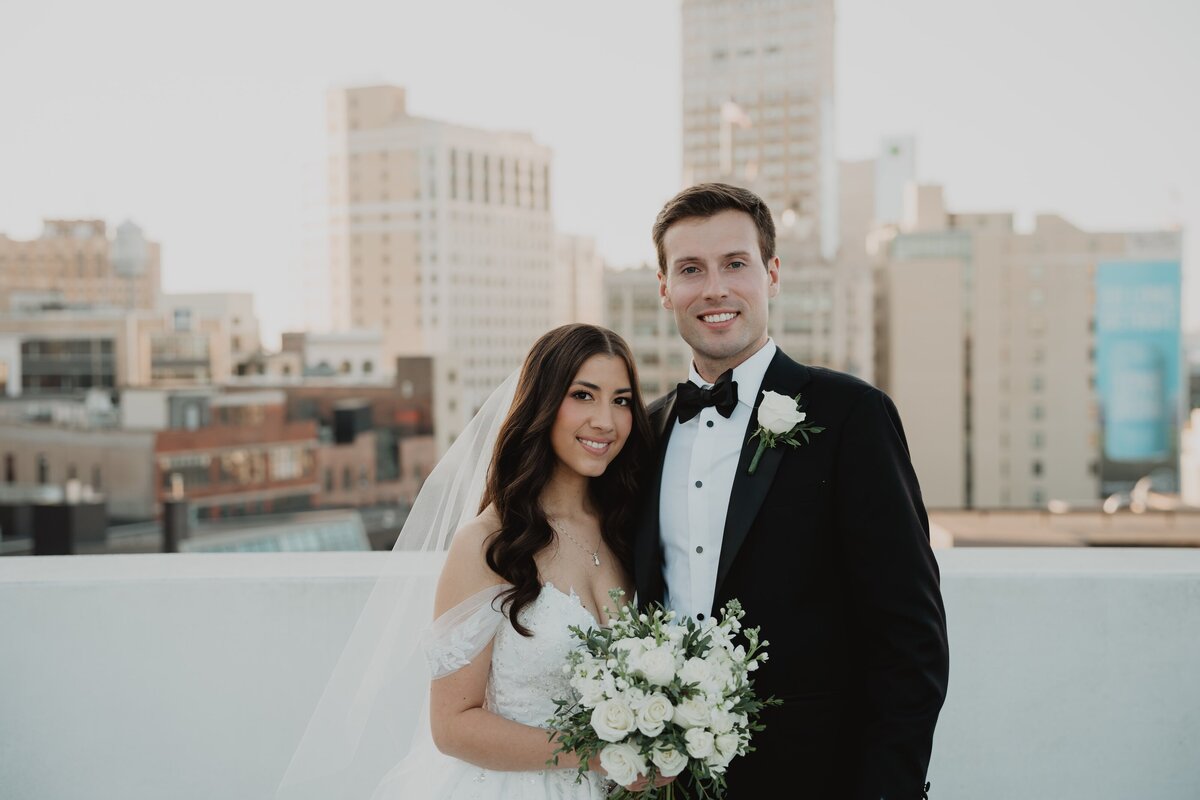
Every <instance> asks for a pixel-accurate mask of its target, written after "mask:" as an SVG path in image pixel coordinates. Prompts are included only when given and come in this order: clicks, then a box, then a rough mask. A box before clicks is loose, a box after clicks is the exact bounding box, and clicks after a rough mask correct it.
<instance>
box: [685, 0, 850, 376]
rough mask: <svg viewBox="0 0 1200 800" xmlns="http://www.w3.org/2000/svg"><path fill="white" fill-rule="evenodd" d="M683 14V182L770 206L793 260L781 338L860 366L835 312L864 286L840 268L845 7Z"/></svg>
mask: <svg viewBox="0 0 1200 800" xmlns="http://www.w3.org/2000/svg"><path fill="white" fill-rule="evenodd" d="M682 13H683V25H682V30H683V47H682V55H683V63H682V68H683V183H684V185H685V186H686V185H691V184H694V183H701V182H706V181H719V182H722V183H732V184H735V185H739V186H744V187H746V188H748V189H751V190H752V191H754V192H755V193H756V194H758V195H759V196H760V197H762V198H763V200H765V201H766V203H767V205H768V206H769V207H770V208H771V211H772V213H773V214H774V215H775V225H776V231H777V246H776V254H777V255H778V256H779V258H780V261H781V263H782V269H781V272H780V279H781V284H780V293H779V296H778V297H777V298H776V299H775V300H774V301H773V302H772V304H771V327H770V333H771V336H772V337H773V338H774V339H775V341H776V343H778V344H779V346H780V347H782V348H783V349H784V350H785V351H786V352H787V353H788V354H789V355H791V356H792V357H794V358H798V359H800V360H801V361H806V362H809V363H814V364H820V365H824V366H831V367H834V368H838V369H847V370H854V369H855V364H854V363H852V360H853V352H854V350H855V348H854V347H851V346H848V345H847V344H846V343H845V342H844V341H843V340H844V339H845V338H846V337H847V333H846V332H845V331H842V330H839V329H838V327H837V324H838V320H844V319H849V316H848V315H846V314H839V313H837V311H836V310H835V309H836V307H837V306H838V305H839V304H840V302H839V301H840V298H841V297H843V296H846V294H847V293H848V292H850V291H852V290H851V289H850V288H849V287H847V286H845V285H839V278H838V274H837V266H836V264H835V263H834V259H835V258H836V257H837V253H838V249H839V246H840V245H841V234H840V231H839V221H838V220H839V201H838V194H839V182H840V177H839V174H838V163H837V158H836V154H835V150H834V144H835V143H834V8H833V0H683V5H682ZM842 284H844V281H843V282H842ZM684 377H686V374H685V376H684Z"/></svg>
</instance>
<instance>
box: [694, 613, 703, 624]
mask: <svg viewBox="0 0 1200 800" xmlns="http://www.w3.org/2000/svg"><path fill="white" fill-rule="evenodd" d="M696 619H698V620H700V621H701V622H703V621H704V612H703V611H700V612H698V613H697V614H696Z"/></svg>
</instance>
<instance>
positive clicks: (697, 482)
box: [696, 481, 704, 489]
mask: <svg viewBox="0 0 1200 800" xmlns="http://www.w3.org/2000/svg"><path fill="white" fill-rule="evenodd" d="M703 485H704V481H696V488H697V489H699V488H700V487H701V486H703Z"/></svg>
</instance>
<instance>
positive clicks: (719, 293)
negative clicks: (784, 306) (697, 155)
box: [659, 210, 779, 380]
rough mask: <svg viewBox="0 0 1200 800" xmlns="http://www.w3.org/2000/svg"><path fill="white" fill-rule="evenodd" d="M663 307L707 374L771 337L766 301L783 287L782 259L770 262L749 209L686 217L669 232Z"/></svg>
mask: <svg viewBox="0 0 1200 800" xmlns="http://www.w3.org/2000/svg"><path fill="white" fill-rule="evenodd" d="M663 255H664V261H665V268H664V271H663V272H662V273H660V274H659V295H660V296H661V297H662V304H663V307H664V308H666V309H669V310H671V311H673V312H674V313H675V324H676V325H677V326H678V328H679V334H680V335H681V336H682V337H683V339H684V341H686V342H687V343H688V344H689V345H690V346H691V348H692V353H693V356H694V357H695V362H696V367H697V369H698V370H699V371H700V374H701V375H702V376H704V378H705V379H707V380H715V379H716V377H717V376H718V375H720V374H721V373H722V372H724V371H725V370H726V369H730V368H732V367H736V366H737V365H738V364H740V363H742V362H743V361H745V360H746V359H747V358H749V357H750V356H751V355H753V354H754V353H755V352H757V351H758V349H759V348H761V347H762V346H763V345H764V344H765V343H766V341H767V302H768V301H769V300H770V298H772V297H774V296H775V295H776V294H777V293H778V292H779V259H777V258H771V259H770V260H769V262H768V263H764V261H763V256H762V251H761V249H760V244H759V236H758V229H757V228H756V227H755V225H754V220H753V219H752V218H751V217H750V215H749V214H746V213H745V212H742V211H736V210H726V211H721V212H719V213H717V214H714V215H712V216H711V217H686V218H684V219H681V220H679V221H678V222H676V223H674V224H673V225H671V227H670V228H668V229H667V231H666V233H665V234H664V235H663Z"/></svg>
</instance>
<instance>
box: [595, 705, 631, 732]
mask: <svg viewBox="0 0 1200 800" xmlns="http://www.w3.org/2000/svg"><path fill="white" fill-rule="evenodd" d="M635 724H636V720H635V719H634V716H633V709H631V708H630V707H629V705H628V704H627V703H626V702H625V701H624V700H602V701H601V702H600V703H598V704H597V705H596V707H595V708H594V709H592V730H594V731H596V735H597V736H599V737H600V738H601V739H603V740H604V741H606V742H619V741H621V740H622V739H624V738H625V737H626V736H627V735H628V734H629V732H630V731H632V730H633V728H634V725H635Z"/></svg>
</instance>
